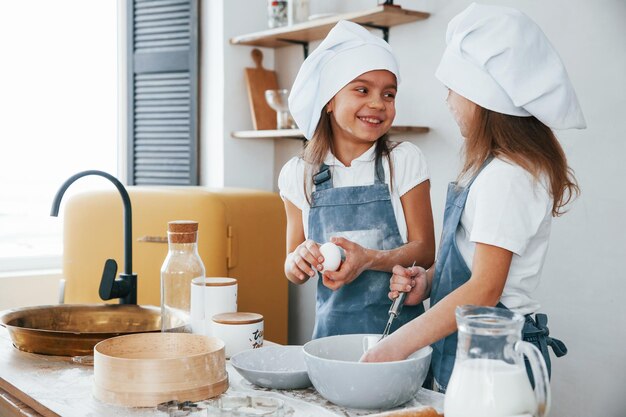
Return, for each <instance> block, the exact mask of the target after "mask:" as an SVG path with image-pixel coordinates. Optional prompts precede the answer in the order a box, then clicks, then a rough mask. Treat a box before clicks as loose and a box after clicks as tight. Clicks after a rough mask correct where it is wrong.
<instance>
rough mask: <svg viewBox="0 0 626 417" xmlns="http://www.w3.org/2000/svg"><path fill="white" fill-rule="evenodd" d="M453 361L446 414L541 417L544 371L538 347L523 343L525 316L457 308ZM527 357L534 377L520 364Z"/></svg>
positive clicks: (546, 394) (546, 391)
mask: <svg viewBox="0 0 626 417" xmlns="http://www.w3.org/2000/svg"><path fill="white" fill-rule="evenodd" d="M456 321H457V326H458V344H457V350H456V360H455V362H454V369H453V371H452V376H451V377H450V382H449V383H448V389H447V391H446V396H445V400H444V415H445V416H446V417H512V416H535V417H544V416H547V414H548V409H549V407H550V385H549V381H548V370H547V368H546V364H545V361H544V359H543V356H542V355H541V352H540V351H539V349H537V348H536V347H535V346H533V345H532V344H530V343H528V342H524V341H522V340H521V339H522V327H523V326H524V317H523V316H522V315H520V314H517V313H513V312H512V311H510V310H507V309H502V308H494V307H477V306H469V305H467V306H460V307H457V309H456ZM524 356H526V357H528V359H529V361H530V365H531V370H532V373H533V378H534V380H535V390H534V392H533V389H532V387H531V384H530V380H529V379H528V375H527V373H526V366H525V365H524Z"/></svg>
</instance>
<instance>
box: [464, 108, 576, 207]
mask: <svg viewBox="0 0 626 417" xmlns="http://www.w3.org/2000/svg"><path fill="white" fill-rule="evenodd" d="M467 136H468V138H467V139H466V141H465V149H464V154H465V155H464V162H463V168H462V169H461V174H460V175H459V178H466V177H468V176H471V175H473V174H474V173H476V171H477V170H478V169H479V168H480V166H481V165H482V163H483V162H484V161H485V160H486V159H487V158H488V157H489V156H491V155H493V156H494V157H503V158H504V159H507V160H509V161H511V162H513V163H515V164H517V165H519V166H520V167H522V168H524V169H525V170H526V171H528V172H529V173H530V174H531V175H532V176H533V177H534V178H535V180H536V181H537V182H539V181H540V180H541V179H542V178H544V177H545V178H546V179H547V185H548V186H549V190H548V191H549V192H550V195H551V196H552V215H553V216H554V217H557V216H560V215H561V214H563V213H565V212H566V210H564V207H565V206H566V205H567V204H568V203H569V202H570V201H571V200H572V199H573V198H575V197H577V196H578V195H579V194H580V189H579V188H578V183H577V182H576V178H575V177H574V172H573V170H572V169H571V168H570V167H569V166H568V165H567V158H566V157H565V153H564V152H563V148H561V145H560V144H559V142H558V140H557V138H556V136H555V135H554V133H553V132H552V130H551V129H550V128H549V127H548V126H546V125H544V124H543V123H542V122H540V121H539V120H538V119H537V118H535V117H534V116H530V117H517V116H511V115H507V114H502V113H497V112H494V111H491V110H488V109H485V108H483V107H481V106H476V110H475V113H474V116H473V123H472V126H471V128H470V131H469V134H468V135H467Z"/></svg>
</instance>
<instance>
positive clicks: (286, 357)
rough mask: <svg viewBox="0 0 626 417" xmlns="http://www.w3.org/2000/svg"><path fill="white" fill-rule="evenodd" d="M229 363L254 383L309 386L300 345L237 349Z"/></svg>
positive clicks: (295, 386) (285, 386)
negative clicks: (237, 351) (238, 351)
mask: <svg viewBox="0 0 626 417" xmlns="http://www.w3.org/2000/svg"><path fill="white" fill-rule="evenodd" d="M230 364H231V365H232V366H233V368H235V369H236V370H237V371H238V372H239V373H240V374H241V375H242V376H243V377H244V378H245V379H247V380H248V381H250V382H252V383H253V384H255V385H258V386H260V387H265V388H272V389H302V388H307V387H310V386H311V380H310V379H309V374H308V373H307V371H306V364H305V363H304V352H303V351H302V346H265V347H262V348H259V349H252V350H246V351H243V352H240V353H238V354H236V355H234V356H233V357H232V358H230Z"/></svg>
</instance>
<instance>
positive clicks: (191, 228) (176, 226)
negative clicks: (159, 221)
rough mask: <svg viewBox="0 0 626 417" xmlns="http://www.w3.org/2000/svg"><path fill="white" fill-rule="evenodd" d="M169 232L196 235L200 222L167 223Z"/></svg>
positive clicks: (180, 221) (177, 221) (181, 221)
mask: <svg viewBox="0 0 626 417" xmlns="http://www.w3.org/2000/svg"><path fill="white" fill-rule="evenodd" d="M167 231H168V232H173V233H194V232H197V231H198V222H197V221H194V220H176V221H173V222H169V223H167Z"/></svg>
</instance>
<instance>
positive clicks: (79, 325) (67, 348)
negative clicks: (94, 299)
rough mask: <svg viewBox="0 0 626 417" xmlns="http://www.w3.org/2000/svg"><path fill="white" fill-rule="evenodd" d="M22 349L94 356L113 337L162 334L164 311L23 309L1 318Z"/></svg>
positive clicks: (110, 307)
mask: <svg viewBox="0 0 626 417" xmlns="http://www.w3.org/2000/svg"><path fill="white" fill-rule="evenodd" d="M0 324H1V325H3V326H5V327H6V328H7V330H8V332H9V335H10V336H11V339H12V340H13V344H14V345H15V347H17V348H18V349H19V350H22V351H24V352H31V353H42V354H44V355H58V356H82V355H93V347H94V346H95V345H96V343H98V342H100V341H101V340H104V339H108V338H110V337H115V336H120V335H126V334H133V333H151V332H159V331H161V309H160V308H159V307H154V306H138V305H133V304H62V305H47V306H37V307H24V308H19V309H15V310H10V311H8V312H6V313H5V314H3V315H2V317H0Z"/></svg>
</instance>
